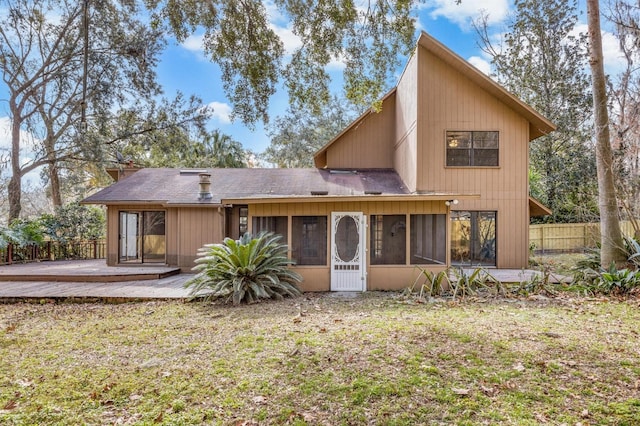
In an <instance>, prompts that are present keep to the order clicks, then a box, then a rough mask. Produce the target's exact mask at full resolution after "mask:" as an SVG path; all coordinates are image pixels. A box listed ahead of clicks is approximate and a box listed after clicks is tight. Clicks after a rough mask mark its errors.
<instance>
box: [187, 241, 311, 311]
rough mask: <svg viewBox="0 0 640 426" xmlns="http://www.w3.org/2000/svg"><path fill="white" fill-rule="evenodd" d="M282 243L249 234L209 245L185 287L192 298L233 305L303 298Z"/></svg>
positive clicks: (205, 247)
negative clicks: (213, 299)
mask: <svg viewBox="0 0 640 426" xmlns="http://www.w3.org/2000/svg"><path fill="white" fill-rule="evenodd" d="M280 239H281V236H280V235H275V234H273V233H271V232H269V233H261V234H259V235H257V236H255V237H252V236H251V235H250V234H248V233H247V234H244V235H243V236H242V237H241V238H240V239H239V240H233V239H231V238H225V239H224V241H223V242H222V243H221V244H207V245H205V246H204V247H202V248H201V249H200V250H198V255H199V257H198V259H196V264H197V265H196V266H195V267H194V268H193V270H194V271H197V274H196V275H195V276H194V277H193V278H192V279H190V280H189V281H187V283H186V284H185V287H187V288H190V289H191V296H192V297H205V298H207V299H211V298H223V299H225V302H229V301H231V302H233V304H239V303H241V302H247V303H254V302H257V301H259V300H260V299H282V298H283V297H285V296H298V295H300V289H299V288H298V283H299V282H301V281H302V277H301V276H300V275H299V274H298V273H297V272H295V271H292V270H291V269H289V265H291V264H293V261H291V260H290V259H288V258H287V245H286V244H282V243H281V242H280Z"/></svg>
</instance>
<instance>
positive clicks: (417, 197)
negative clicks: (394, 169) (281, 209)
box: [222, 193, 480, 205]
mask: <svg viewBox="0 0 640 426" xmlns="http://www.w3.org/2000/svg"><path fill="white" fill-rule="evenodd" d="M479 198H480V194H469V193H438V194H358V195H301V196H288V197H287V196H273V197H239V198H225V199H223V200H222V204H223V205H228V204H267V203H286V202H290V203H292V202H293V203H333V202H340V201H448V200H454V199H458V200H472V199H479Z"/></svg>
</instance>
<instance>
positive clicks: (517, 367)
mask: <svg viewBox="0 0 640 426" xmlns="http://www.w3.org/2000/svg"><path fill="white" fill-rule="evenodd" d="M513 369H514V370H516V371H524V370H526V369H527V368H526V367H525V366H524V365H522V363H521V362H519V363H517V364H515V365H514V366H513Z"/></svg>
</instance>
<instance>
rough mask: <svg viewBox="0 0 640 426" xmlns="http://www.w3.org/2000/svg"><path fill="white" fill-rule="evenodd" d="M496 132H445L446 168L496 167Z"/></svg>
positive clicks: (497, 152)
mask: <svg viewBox="0 0 640 426" xmlns="http://www.w3.org/2000/svg"><path fill="white" fill-rule="evenodd" d="M498 139H499V137H498V132H469V131H447V166H458V167H464V166H476V167H490V166H498V156H499V155H498V154H499V151H498Z"/></svg>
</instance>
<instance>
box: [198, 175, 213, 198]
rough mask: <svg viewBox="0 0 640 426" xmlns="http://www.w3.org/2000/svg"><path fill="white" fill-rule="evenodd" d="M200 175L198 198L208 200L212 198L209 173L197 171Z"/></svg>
mask: <svg viewBox="0 0 640 426" xmlns="http://www.w3.org/2000/svg"><path fill="white" fill-rule="evenodd" d="M198 176H200V193H199V194H198V200H200V201H202V200H210V199H212V198H213V195H212V194H211V174H210V173H199V174H198Z"/></svg>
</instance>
